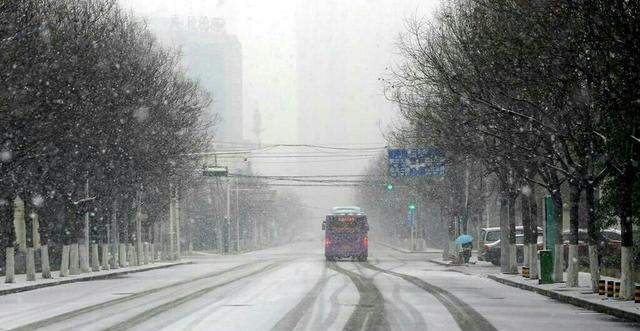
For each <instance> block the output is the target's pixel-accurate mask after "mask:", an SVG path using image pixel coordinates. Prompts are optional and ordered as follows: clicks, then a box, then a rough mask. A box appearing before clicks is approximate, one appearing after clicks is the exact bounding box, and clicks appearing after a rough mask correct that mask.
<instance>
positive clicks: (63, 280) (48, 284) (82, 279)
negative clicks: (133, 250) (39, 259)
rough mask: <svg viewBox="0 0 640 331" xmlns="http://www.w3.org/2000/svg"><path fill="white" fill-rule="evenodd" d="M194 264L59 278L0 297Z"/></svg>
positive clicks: (9, 289) (176, 264)
mask: <svg viewBox="0 0 640 331" xmlns="http://www.w3.org/2000/svg"><path fill="white" fill-rule="evenodd" d="M192 263H193V261H184V262H177V263H171V264H163V265H157V266H153V267H149V268H143V269H133V270H122V271H117V272H112V273H108V274H102V275H92V276H87V277H78V278H67V277H65V278H60V277H59V278H57V279H58V280H57V281H53V282H46V283H41V284H32V285H27V286H21V287H16V288H8V289H4V290H0V296H2V295H8V294H14V293H20V292H27V291H33V290H37V289H40V288H45V287H51V286H57V285H63V284H70V283H77V282H87V281H92V280H100V279H109V278H115V277H117V276H122V275H127V274H134V273H138V272H144V271H150V270H157V269H164V268H170V267H175V266H179V265H184V264H192Z"/></svg>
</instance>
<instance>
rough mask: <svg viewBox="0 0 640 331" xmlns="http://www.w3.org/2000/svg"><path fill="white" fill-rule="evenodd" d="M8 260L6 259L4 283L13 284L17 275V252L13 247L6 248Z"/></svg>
mask: <svg viewBox="0 0 640 331" xmlns="http://www.w3.org/2000/svg"><path fill="white" fill-rule="evenodd" d="M5 253H6V259H5V264H4V267H5V271H4V282H5V283H13V282H15V281H16V280H15V274H16V266H15V258H14V255H15V253H16V252H15V250H14V248H13V247H7V248H6V251H5Z"/></svg>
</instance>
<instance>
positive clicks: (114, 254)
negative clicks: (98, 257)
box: [110, 242, 120, 269]
mask: <svg viewBox="0 0 640 331" xmlns="http://www.w3.org/2000/svg"><path fill="white" fill-rule="evenodd" d="M119 246H120V245H118V244H117V243H115V242H114V243H112V244H111V260H110V261H111V269H118V267H119V266H120V261H119V259H120V251H119V248H120V247H119Z"/></svg>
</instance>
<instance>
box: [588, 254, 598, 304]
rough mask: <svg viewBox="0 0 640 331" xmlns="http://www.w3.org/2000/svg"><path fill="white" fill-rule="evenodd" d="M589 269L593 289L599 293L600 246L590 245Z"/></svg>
mask: <svg viewBox="0 0 640 331" xmlns="http://www.w3.org/2000/svg"><path fill="white" fill-rule="evenodd" d="M589 271H590V272H591V291H593V293H598V281H599V280H600V264H599V263H598V246H596V245H589Z"/></svg>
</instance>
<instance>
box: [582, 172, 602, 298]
mask: <svg viewBox="0 0 640 331" xmlns="http://www.w3.org/2000/svg"><path fill="white" fill-rule="evenodd" d="M589 182H590V183H592V182H593V180H590V181H589ZM590 183H588V184H587V186H586V188H585V193H586V200H587V201H586V202H587V215H588V219H587V232H588V233H587V234H588V235H589V239H588V241H589V271H590V272H591V290H592V291H593V293H596V292H598V281H599V280H600V259H599V256H600V253H601V252H599V250H598V237H599V232H598V229H597V227H596V222H597V220H596V211H595V197H594V189H595V188H594V186H593V185H591V184H590Z"/></svg>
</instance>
